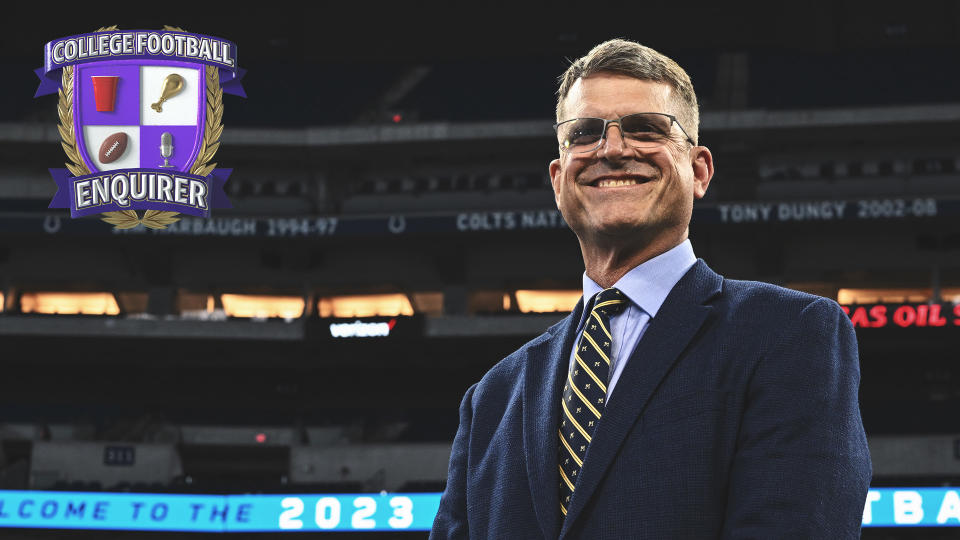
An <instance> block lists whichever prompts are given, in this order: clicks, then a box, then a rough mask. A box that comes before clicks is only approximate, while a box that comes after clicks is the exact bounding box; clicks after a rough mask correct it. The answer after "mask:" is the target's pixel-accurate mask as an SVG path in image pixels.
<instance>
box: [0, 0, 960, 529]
mask: <svg viewBox="0 0 960 540" xmlns="http://www.w3.org/2000/svg"><path fill="white" fill-rule="evenodd" d="M831 5H832V6H833V7H832V8H831V10H829V11H825V12H819V11H817V12H816V13H814V12H813V11H816V10H813V11H810V10H807V9H806V8H805V7H804V6H802V5H801V4H799V3H798V4H791V5H787V6H782V8H781V7H777V10H780V9H782V13H772V12H768V11H765V12H763V13H761V14H759V15H757V14H756V13H755V12H752V11H749V10H748V8H746V7H742V8H737V9H732V8H731V9H723V8H719V7H712V8H704V10H703V12H702V13H701V14H700V15H701V16H698V17H696V18H693V19H692V20H691V15H689V14H687V13H686V12H684V11H683V10H682V9H680V8H679V7H674V8H670V7H660V8H656V9H654V10H652V13H646V12H644V15H645V16H644V17H643V18H642V19H638V20H642V24H639V25H638V26H631V25H629V24H626V23H621V24H619V25H615V26H614V27H612V28H606V27H604V26H603V25H602V24H599V23H598V24H595V25H591V26H590V28H589V29H576V27H570V26H569V21H568V24H567V25H566V26H558V25H556V24H553V17H552V16H551V17H549V18H550V19H551V22H549V23H548V22H546V18H545V19H544V22H543V23H542V24H541V23H535V22H533V20H534V19H532V18H530V19H528V18H525V17H524V18H521V19H522V20H516V21H513V22H510V21H506V22H502V26H496V25H497V24H501V23H500V22H497V21H501V19H499V18H496V17H494V18H491V24H489V25H486V24H480V25H478V26H479V27H478V28H474V26H473V25H471V26H470V27H469V28H468V27H466V26H464V27H458V26H457V25H455V24H452V22H453V21H458V20H462V19H463V18H465V17H466V16H465V15H458V14H452V13H451V14H445V15H444V17H448V16H449V22H448V24H442V25H432V24H426V23H424V22H413V23H410V22H408V21H409V14H408V16H407V17H408V18H406V19H400V18H397V19H391V18H390V17H388V16H385V15H384V16H383V17H379V18H377V20H376V22H375V23H374V24H372V25H371V26H369V27H366V28H365V30H364V32H363V34H362V35H356V33H355V32H357V31H358V30H357V29H356V28H353V29H350V30H348V29H346V28H336V26H337V25H338V23H337V22H336V20H335V19H334V18H330V17H327V18H324V16H323V14H322V13H316V12H303V13H302V14H301V16H300V17H297V16H296V13H294V14H291V13H287V14H285V15H283V16H281V15H279V14H277V13H273V14H268V15H265V17H267V19H266V20H264V21H255V20H253V19H251V20H250V21H248V22H243V23H241V22H233V21H231V22H229V23H225V22H223V21H222V20H220V21H219V22H218V20H217V18H216V15H215V14H214V13H212V12H211V13H206V14H201V15H197V16H195V17H182V21H183V22H182V23H181V22H178V21H175V20H171V21H168V20H162V19H164V17H159V16H158V17H156V20H154V19H145V18H143V17H142V16H140V17H139V18H137V17H130V20H131V22H129V23H127V22H123V23H122V25H121V28H141V27H142V28H159V27H161V26H162V25H163V24H165V23H169V24H174V23H176V24H179V25H180V26H182V27H183V28H185V29H187V30H189V31H195V32H203V33H208V34H211V35H221V36H223V37H225V38H228V39H230V40H232V41H234V42H235V43H237V44H238V51H239V52H238V57H239V61H240V64H241V66H242V67H243V68H244V69H246V70H247V74H246V76H245V77H244V78H243V81H242V82H243V86H244V89H245V90H246V94H247V97H246V98H245V99H242V98H239V97H235V96H225V97H224V111H225V112H224V124H225V125H226V128H225V130H224V133H223V138H222V147H221V148H220V149H219V151H218V152H217V155H216V162H217V163H218V166H220V167H227V168H231V169H233V172H232V174H231V176H230V179H229V181H228V182H227V184H226V187H225V190H226V193H227V196H228V197H229V199H230V201H231V203H232V208H225V209H219V208H218V209H215V210H214V211H213V213H212V217H211V218H209V219H204V218H193V217H183V219H181V220H180V221H179V222H177V223H175V224H173V225H170V226H168V228H167V229H159V230H155V229H147V228H145V227H143V226H139V227H136V228H132V229H126V230H116V229H113V228H112V227H111V226H110V225H108V224H106V223H104V222H102V221H101V220H100V219H98V218H97V217H86V218H76V219H71V218H70V215H69V211H65V210H56V209H50V208H48V205H49V204H50V200H51V198H52V197H53V195H54V192H55V191H56V185H55V184H54V182H53V181H52V180H51V178H50V175H49V174H48V172H47V169H48V168H52V167H60V166H62V163H63V162H64V159H65V158H64V154H63V150H62V149H61V146H60V135H59V133H58V131H57V127H56V126H57V123H58V117H57V106H56V102H57V99H56V97H55V96H44V97H40V98H37V99H33V98H32V96H33V93H34V92H35V91H36V84H37V81H36V77H35V76H34V75H33V73H32V70H33V69H35V68H37V67H38V65H40V61H41V52H42V50H41V49H42V45H43V44H44V43H45V42H46V41H49V40H52V39H54V38H57V37H59V36H67V35H71V34H78V33H82V32H90V31H93V30H95V29H96V28H97V27H99V26H102V25H103V22H102V21H101V20H99V19H102V18H103V17H102V16H98V17H99V19H98V18H97V17H93V16H91V15H89V14H87V15H84V16H83V17H79V18H77V19H74V20H63V21H58V22H57V23H55V24H50V25H49V26H45V27H42V28H41V27H37V26H32V27H30V28H26V27H23V28H18V29H15V30H13V31H12V32H10V34H9V35H5V36H3V38H2V41H0V43H2V56H0V62H2V64H3V66H4V67H5V68H6V70H7V78H6V79H5V81H6V82H5V84H3V85H0V99H2V102H3V103H4V104H5V105H4V107H2V108H0V344H2V348H0V358H2V368H0V490H44V491H65V492H69V491H78V492H101V491H102V492H121V493H138V492H140V493H167V494H177V493H183V494H285V493H317V494H322V493H381V492H389V493H428V492H440V491H442V490H443V488H444V485H445V480H446V471H447V461H448V459H449V452H450V445H451V441H452V439H453V436H454V433H455V432H456V428H457V423H458V406H459V404H460V400H461V398H462V396H463V394H464V392H465V391H466V390H467V388H468V387H469V386H470V385H471V384H473V383H474V382H476V381H477V380H479V378H480V377H481V376H482V375H483V374H484V373H485V372H486V370H488V369H489V368H490V367H491V366H493V365H494V364H495V363H496V362H497V361H499V360H500V359H502V358H503V357H504V356H506V355H507V354H509V353H510V352H512V351H513V350H515V349H516V348H517V347H518V346H520V345H521V344H523V343H525V342H526V341H528V340H530V339H532V338H533V337H535V336H536V335H538V334H539V333H541V332H542V331H543V330H544V329H545V328H546V327H548V326H549V325H551V324H553V323H554V322H556V321H558V320H560V319H561V318H563V317H564V316H565V315H566V313H567V312H569V311H570V309H571V308H572V307H573V305H574V304H575V303H576V302H577V300H578V298H579V295H580V280H581V275H582V272H583V263H582V259H581V255H580V251H579V248H578V245H577V242H576V238H575V237H574V235H573V234H572V232H571V231H570V230H569V229H568V228H567V227H566V225H565V224H564V223H563V220H562V218H561V217H560V215H559V213H558V211H557V209H556V205H555V203H554V199H553V194H552V191H551V186H550V179H549V176H548V174H547V164H548V163H549V161H550V160H551V159H553V158H554V157H555V156H556V154H557V145H556V142H555V136H554V133H553V129H552V127H551V125H552V123H553V122H554V118H553V115H554V105H555V92H556V78H557V76H558V75H559V74H560V73H561V72H562V71H563V70H564V69H565V67H566V66H567V65H568V62H569V59H570V58H575V57H577V56H579V55H582V54H583V53H585V52H586V51H587V50H588V49H589V48H590V47H591V46H592V45H594V44H596V43H598V42H600V41H602V40H603V39H607V38H610V37H617V36H620V37H626V38H631V39H635V40H638V41H641V42H643V43H645V44H647V45H650V46H652V47H654V48H656V49H658V50H660V51H661V52H664V53H665V54H667V55H669V56H671V57H673V58H674V59H676V60H677V61H678V63H679V64H680V65H681V66H684V67H685V68H686V69H687V71H688V72H689V73H690V75H691V78H692V80H693V83H694V85H695V88H696V90H697V93H698V97H699V99H700V102H701V127H700V141H701V144H704V145H706V146H708V147H709V148H710V149H711V150H712V151H713V154H714V158H715V162H716V171H717V172H716V176H715V178H714V179H713V181H712V183H711V186H710V189H709V191H708V194H707V196H706V197H705V198H704V199H703V200H700V201H697V203H696V205H695V208H694V216H693V222H692V225H691V232H690V238H691V240H692V243H693V247H694V250H695V251H696V254H697V255H698V256H699V257H701V258H703V259H704V260H705V261H706V262H707V263H708V264H709V265H710V266H711V267H712V268H713V269H714V270H716V271H717V272H718V273H720V274H723V275H724V276H726V277H728V278H736V279H747V280H761V281H768V282H772V283H776V284H779V285H783V286H786V287H790V288H794V289H799V290H804V291H807V292H811V293H814V294H818V295H822V296H825V297H828V298H832V299H834V300H837V301H838V302H840V303H841V304H842V305H843V306H845V307H846V308H847V309H848V311H849V313H850V315H851V318H852V319H853V320H854V324H855V327H856V330H857V337H858V341H859V347H860V367H861V373H862V380H861V388H860V403H861V410H862V415H863V422H864V426H865V429H866V432H867V435H868V439H869V443H870V449H871V455H872V459H873V467H874V477H873V483H872V485H873V486H875V487H887V486H889V487H897V486H911V487H951V486H957V485H958V483H960V420H958V418H960V416H958V415H957V411H958V410H960V370H958V369H957V365H956V358H957V352H956V349H957V344H958V343H960V219H958V218H960V145H958V142H960V98H958V89H960V71H958V70H956V69H954V67H955V66H957V65H960V47H958V45H960V37H958V36H960V32H958V29H960V7H958V5H957V4H956V3H953V2H939V3H930V4H929V6H927V7H923V8H922V9H921V8H916V9H913V10H911V11H907V10H905V9H902V10H899V11H884V10H882V9H874V10H872V11H869V12H866V11H863V10H862V9H861V6H860V5H859V4H858V3H855V2H838V3H834V4H831ZM646 9H647V8H644V10H646ZM751 9H753V8H751ZM765 9H767V10H769V9H770V8H765ZM554 15H556V14H554ZM637 15H638V16H639V12H638V14H637ZM625 19H629V17H625ZM650 21H661V22H662V24H653V23H652V22H650ZM669 21H674V22H673V23H669ZM678 21H683V22H678ZM108 22H112V21H108ZM761 23H762V24H761ZM494 34H495V35H494ZM878 306H882V309H880V308H879V307H878ZM881 315H882V316H881ZM134 456H135V457H134ZM118 464H121V465H123V466H120V467H118V466H117V465H118ZM691 519H695V517H691ZM948 524H952V525H954V526H957V525H960V520H953V522H950V523H948ZM951 529H952V527H915V528H903V527H890V528H887V527H873V528H870V527H865V528H864V529H863V537H864V538H871V539H881V538H883V539H888V538H948V537H952V536H951V534H956V533H955V532H954V533H950V530H951ZM953 530H954V531H955V530H956V529H953ZM18 531H19V532H20V533H22V534H23V535H24V536H28V537H37V538H41V537H43V538H57V537H60V536H59V535H61V534H64V531H52V532H51V531H43V530H29V531H28V530H26V529H18ZM102 532H103V531H99V532H97V534H93V533H90V532H87V533H83V532H80V531H75V532H74V533H75V534H76V535H83V534H87V535H90V537H100V536H99V535H100V534H101V533H102ZM112 534H115V535H116V536H111V537H117V538H121V537H123V538H126V537H138V538H139V537H142V536H143V535H145V534H146V533H135V532H134V533H120V532H116V533H112ZM391 534H396V533H369V536H370V537H371V538H383V537H390V535H391ZM408 534H410V535H411V537H423V536H424V533H419V535H414V534H413V533H408ZM44 535H47V536H44ZM362 535H363V533H356V534H353V535H352V536H351V535H348V536H346V537H347V538H361V537H363V536H362ZM0 536H2V531H0ZM240 536H242V535H240ZM227 537H228V538H229V537H231V536H229V535H228V536H227ZM323 537H325V538H327V537H330V536H323ZM333 537H336V536H333Z"/></svg>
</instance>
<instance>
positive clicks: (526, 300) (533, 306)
mask: <svg viewBox="0 0 960 540" xmlns="http://www.w3.org/2000/svg"><path fill="white" fill-rule="evenodd" d="M581 294H582V293H581V292H580V291H579V290H570V291H565V290H553V291H532V290H519V291H517V292H516V294H515V296H516V299H517V308H519V309H520V311H521V312H522V313H552V312H556V311H573V307H574V306H576V305H577V301H578V300H580V296H581Z"/></svg>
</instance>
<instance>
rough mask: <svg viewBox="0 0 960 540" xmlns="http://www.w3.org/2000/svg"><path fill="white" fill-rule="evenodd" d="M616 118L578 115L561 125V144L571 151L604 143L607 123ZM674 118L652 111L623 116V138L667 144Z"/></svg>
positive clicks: (647, 145)
mask: <svg viewBox="0 0 960 540" xmlns="http://www.w3.org/2000/svg"><path fill="white" fill-rule="evenodd" d="M611 123H617V122H616V121H610V122H608V121H605V120H603V119H602V118H574V119H572V120H568V121H566V122H563V123H561V124H560V125H559V126H557V139H558V142H559V143H560V147H561V148H564V149H566V150H568V151H570V152H574V153H577V152H589V151H590V150H593V149H594V148H597V147H598V146H600V141H601V139H603V136H604V127H605V125H606V127H609V124H611ZM672 123H673V120H672V119H671V118H670V117H669V116H665V115H660V114H650V113H639V114H630V115H627V116H624V117H623V118H621V119H620V122H619V125H620V132H621V133H622V135H623V139H624V140H625V141H626V142H627V144H629V145H630V146H633V147H635V148H650V147H656V146H659V145H661V144H663V143H664V142H665V141H666V140H667V139H668V138H669V136H670V128H671V126H672Z"/></svg>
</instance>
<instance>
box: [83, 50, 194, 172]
mask: <svg viewBox="0 0 960 540" xmlns="http://www.w3.org/2000/svg"><path fill="white" fill-rule="evenodd" d="M75 69H76V71H75V74H74V99H73V108H74V111H73V112H74V114H73V118H74V133H75V134H76V135H75V136H76V140H77V150H78V151H79V153H80V156H81V158H82V159H83V162H84V163H85V164H86V166H87V168H88V169H89V170H90V172H91V173H95V172H100V171H110V170H114V169H157V170H161V171H162V170H166V171H170V172H173V171H180V172H189V171H190V169H191V167H192V166H193V164H194V162H195V161H196V160H197V154H198V153H199V151H200V146H201V142H202V140H203V134H204V125H205V121H206V106H205V103H206V78H205V77H204V69H205V66H204V65H203V64H200V63H190V62H181V61H165V60H148V61H143V60H108V61H98V62H91V63H88V64H80V65H77V66H76V67H75ZM120 134H122V135H120Z"/></svg>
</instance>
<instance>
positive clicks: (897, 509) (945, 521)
mask: <svg viewBox="0 0 960 540" xmlns="http://www.w3.org/2000/svg"><path fill="white" fill-rule="evenodd" d="M439 506H440V493H381V494H350V495H321V494H309V495H296V494H287V495H165V494H154V493H96V492H94V493H89V492H61V491H55V492H54V491H0V528H3V527H32V528H44V529H116V530H132V531H192V532H286V531H359V530H365V531H397V530H406V531H428V530H430V527H431V526H432V525H433V518H434V516H436V514H437V509H438V508H439ZM863 526H864V527H906V526H912V527H960V488H909V487H904V488H874V489H871V490H870V492H869V493H868V495H867V500H866V504H865V506H864V509H863Z"/></svg>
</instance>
